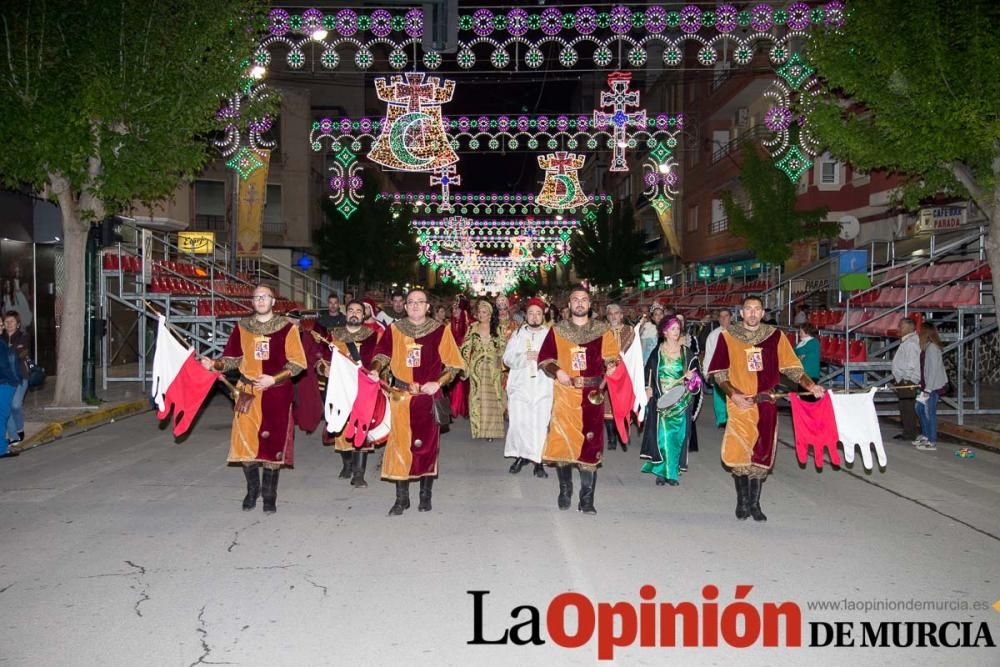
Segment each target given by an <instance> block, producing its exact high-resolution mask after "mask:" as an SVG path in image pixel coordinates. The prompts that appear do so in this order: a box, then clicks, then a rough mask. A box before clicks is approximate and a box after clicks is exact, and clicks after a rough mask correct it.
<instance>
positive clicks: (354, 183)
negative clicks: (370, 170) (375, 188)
mask: <svg viewBox="0 0 1000 667" xmlns="http://www.w3.org/2000/svg"><path fill="white" fill-rule="evenodd" d="M364 184H365V181H364V179H363V178H361V177H360V176H351V180H350V182H349V183H348V186H347V187H349V188H350V189H351V190H360V189H361V186H363V185H364Z"/></svg>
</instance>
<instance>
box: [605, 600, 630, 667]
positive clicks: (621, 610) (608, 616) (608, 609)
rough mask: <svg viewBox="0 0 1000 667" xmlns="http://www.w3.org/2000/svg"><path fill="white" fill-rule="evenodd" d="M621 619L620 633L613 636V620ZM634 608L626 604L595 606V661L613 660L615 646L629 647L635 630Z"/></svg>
mask: <svg viewBox="0 0 1000 667" xmlns="http://www.w3.org/2000/svg"><path fill="white" fill-rule="evenodd" d="M616 618H619V619H621V626H622V627H621V633H619V634H615V619H616ZM636 626H637V622H636V618H635V607H633V606H632V605H630V604H629V603H628V602H618V603H615V604H608V603H607V602H602V603H600V604H598V605H597V659H598V660H611V659H613V658H614V653H615V647H616V646H631V645H632V642H634V641H635V634H636V629H637V627H636Z"/></svg>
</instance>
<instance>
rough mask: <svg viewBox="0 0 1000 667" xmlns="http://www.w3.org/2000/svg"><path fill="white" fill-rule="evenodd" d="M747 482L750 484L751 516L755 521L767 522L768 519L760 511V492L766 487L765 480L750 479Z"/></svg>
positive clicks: (748, 496)
mask: <svg viewBox="0 0 1000 667" xmlns="http://www.w3.org/2000/svg"><path fill="white" fill-rule="evenodd" d="M747 481H748V482H749V493H748V495H747V498H748V499H749V503H750V504H749V510H750V516H752V517H753V520H754V521H767V517H766V516H764V513H763V512H761V511H760V491H761V489H762V488H763V486H764V480H762V479H748V480H747Z"/></svg>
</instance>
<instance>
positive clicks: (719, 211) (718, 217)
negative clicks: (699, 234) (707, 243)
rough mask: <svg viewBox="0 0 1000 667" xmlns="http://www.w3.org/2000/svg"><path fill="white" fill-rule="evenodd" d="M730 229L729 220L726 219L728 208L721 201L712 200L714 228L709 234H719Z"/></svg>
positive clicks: (712, 227)
mask: <svg viewBox="0 0 1000 667" xmlns="http://www.w3.org/2000/svg"><path fill="white" fill-rule="evenodd" d="M727 229H729V218H727V217H726V207H725V206H723V205H722V200H721V199H713V200H712V226H711V228H710V229H709V232H710V233H712V234H719V233H720V232H724V231H726V230H727Z"/></svg>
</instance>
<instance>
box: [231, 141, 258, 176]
mask: <svg viewBox="0 0 1000 667" xmlns="http://www.w3.org/2000/svg"><path fill="white" fill-rule="evenodd" d="M226 166H227V167H229V168H230V169H232V170H233V171H235V172H236V173H237V174H239V175H240V180H244V181H245V180H247V179H248V178H250V174H252V173H254V172H255V171H257V170H258V169H260V168H261V167H263V166H264V163H263V162H261V160H260V158H259V157H257V154H256V153H255V152H254V151H252V150H251V149H249V148H247V147H246V146H243V147H242V148H240V150H239V152H237V153H236V155H234V156H233V157H232V158H231V159H230V160H229V162H227V163H226Z"/></svg>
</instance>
